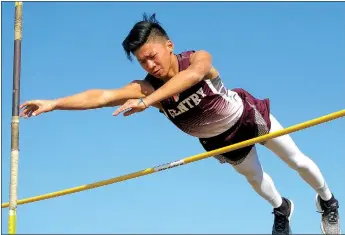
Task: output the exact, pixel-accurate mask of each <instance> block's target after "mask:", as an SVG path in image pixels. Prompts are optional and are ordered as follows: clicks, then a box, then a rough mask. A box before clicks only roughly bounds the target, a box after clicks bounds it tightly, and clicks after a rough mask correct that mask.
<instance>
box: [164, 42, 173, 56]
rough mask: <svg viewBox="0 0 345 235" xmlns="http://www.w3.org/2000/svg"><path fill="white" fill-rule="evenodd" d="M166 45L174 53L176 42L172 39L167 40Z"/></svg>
mask: <svg viewBox="0 0 345 235" xmlns="http://www.w3.org/2000/svg"><path fill="white" fill-rule="evenodd" d="M165 44H166V47H167V48H168V51H169V52H170V53H172V52H173V51H174V43H173V42H172V41H170V40H167V41H166V43H165Z"/></svg>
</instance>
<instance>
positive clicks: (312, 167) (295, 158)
mask: <svg viewBox="0 0 345 235" xmlns="http://www.w3.org/2000/svg"><path fill="white" fill-rule="evenodd" d="M270 120H271V132H275V131H277V130H280V129H283V127H282V126H281V125H280V124H279V122H278V121H277V120H276V119H275V118H274V117H273V116H272V115H270ZM264 146H265V147H267V148H268V149H270V150H271V151H272V152H273V153H275V154H276V155H277V156H278V157H279V158H280V159H281V160H283V161H284V162H285V163H287V164H288V166H289V167H290V168H292V169H294V170H296V171H297V172H298V173H299V175H300V176H301V177H302V179H303V180H304V181H305V182H307V183H308V184H309V185H310V186H311V187H312V188H313V189H314V190H315V191H316V192H317V193H318V194H319V195H320V197H321V198H322V199H324V200H329V199H330V198H331V196H332V194H331V192H330V190H329V189H328V187H327V184H326V182H325V179H324V177H323V176H322V174H321V172H320V170H319V168H318V167H317V165H316V164H315V163H314V162H313V161H312V160H311V159H310V158H309V157H307V156H305V155H304V154H303V153H302V152H301V151H300V150H299V148H298V147H297V146H296V144H295V143H294V141H293V140H292V138H291V137H290V136H289V135H284V136H280V137H277V138H274V139H270V140H268V141H267V142H266V143H265V145H264ZM233 167H234V168H235V169H236V171H237V172H239V173H240V174H242V175H243V176H245V177H246V179H247V180H248V182H249V183H250V184H251V186H252V187H253V189H254V190H255V191H256V192H257V193H258V194H259V195H260V196H261V197H263V198H264V199H265V200H267V201H268V202H269V203H270V204H271V205H272V206H273V207H274V208H276V207H279V206H280V205H281V203H282V198H281V195H280V194H279V193H278V191H277V189H276V188H275V186H274V183H273V181H272V179H271V177H270V176H269V175H268V174H267V173H266V172H264V171H263V168H262V166H261V164H260V161H259V158H258V155H257V152H256V148H255V146H254V147H253V149H252V150H251V151H250V153H249V154H248V156H247V157H246V159H245V160H244V161H243V162H242V163H241V164H239V165H234V166H233Z"/></svg>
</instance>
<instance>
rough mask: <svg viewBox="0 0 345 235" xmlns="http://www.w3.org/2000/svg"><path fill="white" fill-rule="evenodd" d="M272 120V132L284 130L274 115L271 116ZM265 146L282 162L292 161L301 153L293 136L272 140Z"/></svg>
mask: <svg viewBox="0 0 345 235" xmlns="http://www.w3.org/2000/svg"><path fill="white" fill-rule="evenodd" d="M270 120H271V130H270V132H275V131H278V130H282V129H283V127H282V126H281V124H280V123H279V122H278V121H277V119H276V118H275V117H274V116H273V115H272V114H271V115H270ZM264 146H265V147H267V148H268V149H270V150H271V151H272V152H274V153H275V154H276V155H277V156H278V157H280V158H281V159H282V160H284V161H286V162H287V161H289V160H292V159H291V158H293V157H294V156H296V154H298V153H299V152H300V151H299V149H298V147H297V145H296V144H295V142H294V141H293V139H292V138H291V136H290V135H288V134H287V135H283V136H279V137H276V138H273V139H270V140H268V141H266V143H265V144H264Z"/></svg>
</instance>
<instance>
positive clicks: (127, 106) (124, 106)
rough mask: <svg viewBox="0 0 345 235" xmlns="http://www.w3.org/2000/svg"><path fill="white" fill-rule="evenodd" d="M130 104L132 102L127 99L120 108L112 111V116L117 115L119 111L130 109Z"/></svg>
mask: <svg viewBox="0 0 345 235" xmlns="http://www.w3.org/2000/svg"><path fill="white" fill-rule="evenodd" d="M131 106H132V102H131V101H127V102H126V103H124V104H123V105H122V106H121V107H120V108H118V109H117V110H115V112H113V116H117V115H119V114H120V113H122V112H123V111H125V110H127V109H130V108H131Z"/></svg>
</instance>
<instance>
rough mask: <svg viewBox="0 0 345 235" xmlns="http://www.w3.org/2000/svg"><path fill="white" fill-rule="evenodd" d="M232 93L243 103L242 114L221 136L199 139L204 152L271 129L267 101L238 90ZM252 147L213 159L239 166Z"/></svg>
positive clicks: (268, 103) (262, 133) (266, 132)
mask: <svg viewBox="0 0 345 235" xmlns="http://www.w3.org/2000/svg"><path fill="white" fill-rule="evenodd" d="M232 91H234V92H236V93H237V94H238V95H239V96H240V97H241V99H242V101H243V114H242V116H241V117H240V119H239V120H238V121H237V123H236V124H235V125H234V126H232V127H231V128H230V129H229V130H227V131H225V132H223V133H222V134H220V135H218V136H215V137H211V138H199V141H200V143H201V144H202V146H203V147H204V149H205V150H206V151H212V150H215V149H218V148H222V147H226V146H228V145H231V144H235V143H239V142H242V141H245V140H248V139H252V138H255V137H258V136H261V135H265V134H268V133H269V131H270V129H271V122H270V118H269V116H270V102H269V99H262V100H261V99H257V98H255V97H254V96H252V95H251V94H250V93H248V92H247V91H245V90H243V89H240V88H236V89H232ZM261 144H262V143H261ZM253 146H254V145H251V146H248V147H244V148H240V149H237V150H234V151H230V152H227V153H224V154H222V155H221V156H215V158H217V159H218V160H220V161H221V162H228V163H230V164H233V165H236V164H240V163H241V162H242V161H243V160H244V159H245V158H246V156H247V155H248V153H249V152H250V150H251V149H252V148H253Z"/></svg>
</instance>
